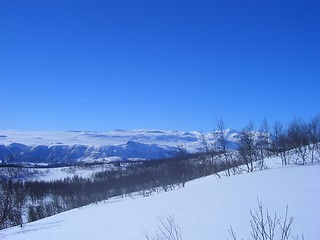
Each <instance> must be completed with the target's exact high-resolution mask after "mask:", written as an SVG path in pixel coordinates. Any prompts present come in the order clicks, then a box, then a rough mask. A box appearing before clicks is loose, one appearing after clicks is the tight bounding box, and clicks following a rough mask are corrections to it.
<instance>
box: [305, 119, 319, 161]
mask: <svg viewBox="0 0 320 240" xmlns="http://www.w3.org/2000/svg"><path fill="white" fill-rule="evenodd" d="M308 130H309V132H308V134H309V141H310V144H309V151H310V153H311V163H312V164H313V162H314V159H315V152H316V150H319V143H320V115H317V116H315V117H314V118H312V119H311V121H310V122H309V124H308Z"/></svg>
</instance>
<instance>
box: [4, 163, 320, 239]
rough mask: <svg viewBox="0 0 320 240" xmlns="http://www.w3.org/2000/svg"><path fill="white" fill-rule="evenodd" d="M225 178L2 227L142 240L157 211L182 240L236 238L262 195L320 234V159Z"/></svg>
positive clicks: (13, 231)
mask: <svg viewBox="0 0 320 240" xmlns="http://www.w3.org/2000/svg"><path fill="white" fill-rule="evenodd" d="M273 160H276V162H274V163H273V164H271V163H270V160H269V163H268V166H273V168H272V169H268V170H264V171H258V172H253V173H250V174H241V175H235V176H231V177H223V178H221V179H218V178H216V177H215V176H210V177H205V178H202V179H198V180H195V181H192V182H189V183H187V185H186V186H185V187H184V188H179V189H177V190H174V191H169V192H163V193H160V194H154V195H152V196H149V197H141V196H132V197H126V198H115V199H110V200H108V201H107V202H105V203H99V204H94V205H89V206H86V207H83V208H80V209H74V210H71V211H68V212H64V213H62V214H58V215H55V216H52V217H49V218H46V219H42V220H40V221H37V222H33V223H30V224H27V225H26V226H24V227H23V228H22V229H21V228H19V227H15V228H10V229H6V230H2V231H1V232H0V238H1V239H10V240H18V239H19V240H34V239H47V240H50V239H68V240H73V239H74V240H80V239H84V240H87V239H95V240H99V239H101V240H102V239H103V240H104V239H112V240H127V239H135V240H139V239H141V240H143V239H145V237H144V233H145V232H146V231H148V232H149V233H150V234H152V233H154V232H155V230H156V228H157V226H158V225H159V223H158V222H157V220H156V217H157V216H161V215H163V216H169V215H174V216H175V219H176V222H177V223H178V224H179V226H180V228H181V231H182V236H183V240H212V239H221V240H223V239H231V237H230V235H229V233H228V229H229V228H230V226H232V227H233V229H234V231H235V232H236V233H237V236H238V237H239V239H242V238H244V239H248V237H249V231H250V224H249V219H250V213H249V210H250V209H251V210H253V211H255V210H257V197H258V198H259V199H260V200H261V201H262V203H263V205H264V207H266V208H268V209H269V211H270V212H271V213H272V212H274V211H276V212H277V213H278V215H279V216H283V215H284V214H285V207H286V205H288V206H289V216H293V217H294V218H295V219H294V223H293V229H292V233H294V234H301V233H303V234H304V237H305V239H306V240H307V239H308V240H318V239H319V235H320V228H319V226H318V225H319V222H320V208H319V202H320V186H319V182H320V174H319V172H320V165H312V166H310V165H309V166H291V167H290V166H289V167H280V168H278V167H275V166H280V165H281V164H279V159H273Z"/></svg>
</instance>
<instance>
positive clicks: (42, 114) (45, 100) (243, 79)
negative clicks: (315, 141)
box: [0, 0, 320, 131]
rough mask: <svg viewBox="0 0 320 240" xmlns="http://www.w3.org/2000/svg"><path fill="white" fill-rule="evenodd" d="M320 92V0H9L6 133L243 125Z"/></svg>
mask: <svg viewBox="0 0 320 240" xmlns="http://www.w3.org/2000/svg"><path fill="white" fill-rule="evenodd" d="M319 87H320V3H319V1H295V0H292V1H281V0H280V1H279V0H277V1H256V0H255V1H238V0H234V1H231V0H230V1H226V0H216V1H201V0H197V1H188V0H184V1H174V0H170V1H169V0H148V1H139V0H138V1H131V0H130V1H122V0H116V1H113V0H110V1H104V0H103V1H102V0H101V1H97V0H90V1H89V0H88V1H84V0H76V1H73V0H68V1H65V0H45V1H43V0H41V1H40V0H0V97H1V115H0V129H17V130H92V131H109V130H112V129H116V128H121V129H137V128H148V129H168V130H186V131H189V130H203V131H210V130H212V129H214V127H215V122H216V121H217V119H220V118H223V119H224V121H225V124H226V126H227V127H230V128H236V129H241V128H242V127H244V126H245V125H247V123H248V122H249V121H250V120H253V121H254V123H255V124H256V125H257V126H258V125H259V123H260V122H261V120H262V119H263V118H264V117H267V119H269V121H270V122H273V121H275V120H280V121H283V122H287V121H290V120H291V119H292V117H294V116H299V117H302V118H304V119H306V120H308V119H309V118H310V117H312V116H314V115H315V114H317V113H319V110H320V109H319V102H320V101H319V100H320V97H319V89H320V88H319Z"/></svg>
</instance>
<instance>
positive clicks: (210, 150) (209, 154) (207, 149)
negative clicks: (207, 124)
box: [201, 133, 221, 178]
mask: <svg viewBox="0 0 320 240" xmlns="http://www.w3.org/2000/svg"><path fill="white" fill-rule="evenodd" d="M201 138H202V143H203V146H204V154H205V158H206V159H204V160H205V161H209V168H210V173H211V174H216V175H217V176H218V177H219V178H220V177H221V176H220V175H219V173H218V172H217V169H216V156H217V155H218V152H217V151H216V150H215V148H214V145H213V144H212V143H211V142H210V141H209V140H208V138H207V136H206V135H205V134H204V133H201Z"/></svg>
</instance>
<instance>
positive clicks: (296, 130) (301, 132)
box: [288, 118, 309, 165]
mask: <svg viewBox="0 0 320 240" xmlns="http://www.w3.org/2000/svg"><path fill="white" fill-rule="evenodd" d="M288 138H289V141H290V148H291V149H293V150H294V151H295V153H296V154H297V156H298V157H300V158H301V160H302V164H303V165H305V164H306V163H307V153H308V146H309V138H308V125H307V124H306V123H305V122H303V121H302V120H301V119H297V118H294V119H293V120H292V121H291V123H290V124H289V127H288Z"/></svg>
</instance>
